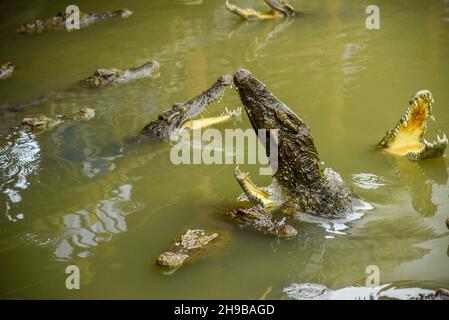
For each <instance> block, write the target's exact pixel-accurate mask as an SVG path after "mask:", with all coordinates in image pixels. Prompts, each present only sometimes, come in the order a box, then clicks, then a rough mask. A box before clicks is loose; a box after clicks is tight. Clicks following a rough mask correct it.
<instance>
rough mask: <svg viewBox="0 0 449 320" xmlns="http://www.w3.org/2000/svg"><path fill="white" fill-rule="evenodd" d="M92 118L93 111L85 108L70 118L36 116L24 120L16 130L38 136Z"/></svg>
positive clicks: (93, 115)
mask: <svg viewBox="0 0 449 320" xmlns="http://www.w3.org/2000/svg"><path fill="white" fill-rule="evenodd" d="M94 117H95V110H93V109H90V108H87V107H81V108H80V109H79V110H78V111H77V112H75V113H74V114H72V115H70V116H60V117H57V118H49V117H47V116H37V117H28V118H24V119H23V120H22V122H21V123H20V125H19V126H18V127H17V128H16V129H18V130H21V131H26V132H31V133H36V134H40V133H43V132H45V131H48V130H51V129H53V128H55V127H57V126H58V125H61V124H64V123H69V122H72V121H77V120H90V119H92V118H94Z"/></svg>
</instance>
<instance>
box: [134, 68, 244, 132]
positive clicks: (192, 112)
mask: <svg viewBox="0 0 449 320" xmlns="http://www.w3.org/2000/svg"><path fill="white" fill-rule="evenodd" d="M231 84H232V77H231V76H230V75H224V76H221V77H219V78H218V79H217V81H215V83H214V84H213V85H212V86H211V87H210V88H209V89H207V90H206V91H204V92H203V93H201V94H200V95H198V96H196V97H195V98H193V99H191V100H188V101H186V102H183V103H178V104H175V105H174V106H173V107H171V108H169V109H167V110H165V111H163V112H162V113H161V114H160V115H159V117H158V119H157V120H155V121H152V122H150V123H149V124H148V125H146V126H145V128H144V129H143V130H142V132H141V134H143V135H145V136H149V137H152V138H163V139H171V140H177V139H178V138H179V132H180V131H181V130H183V129H199V128H205V127H209V126H211V125H214V124H217V123H221V122H224V121H227V120H229V119H234V118H238V117H239V116H240V110H239V109H237V110H235V111H229V110H226V111H225V112H224V113H222V114H221V115H220V116H217V117H210V118H200V119H197V118H198V117H199V116H200V115H203V114H204V113H205V112H206V111H207V109H208V106H209V105H211V104H212V103H214V102H216V101H219V100H220V99H221V97H222V96H223V94H224V91H225V89H226V88H227V87H229V86H230V85H231Z"/></svg>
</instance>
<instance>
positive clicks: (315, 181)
mask: <svg viewBox="0 0 449 320" xmlns="http://www.w3.org/2000/svg"><path fill="white" fill-rule="evenodd" d="M234 83H235V85H236V87H237V89H238V92H239V95H240V99H241V101H242V103H243V105H244V107H245V110H246V113H247V115H248V117H249V120H250V122H251V124H252V126H253V129H254V130H255V131H258V130H259V129H265V130H274V129H277V141H275V143H276V144H277V147H278V160H277V170H275V168H273V170H275V172H274V174H273V176H272V178H273V183H272V185H271V188H270V189H269V190H268V189H267V190H265V189H260V188H258V187H256V185H255V184H254V183H252V182H251V180H250V179H249V177H248V176H247V175H242V174H241V172H240V171H239V169H238V167H237V168H236V171H235V177H236V179H237V182H238V183H239V184H240V186H241V187H242V189H243V191H244V193H245V195H246V197H247V199H248V200H249V201H250V202H252V204H253V205H255V207H254V209H252V210H251V211H250V212H251V213H252V212H253V211H254V210H258V208H265V209H267V210H273V209H276V208H279V209H280V210H281V212H283V213H292V212H302V213H307V214H312V215H317V216H321V217H325V218H338V217H342V216H345V215H346V214H347V213H349V212H351V211H352V210H353V200H355V199H356V198H357V197H356V196H355V194H354V193H353V192H352V190H351V189H350V188H349V187H348V186H347V185H346V183H345V182H343V180H342V179H341V177H340V175H339V174H338V173H336V172H335V171H333V170H332V169H330V168H326V169H323V168H322V166H321V161H320V158H319V156H318V151H317V150H316V148H315V145H314V142H313V138H312V135H311V133H310V130H309V128H308V126H307V125H306V124H305V123H304V122H303V121H302V120H301V119H300V118H299V117H298V116H297V115H296V114H295V113H294V112H293V111H292V110H290V108H289V107H287V106H286V105H285V104H284V103H282V102H281V101H280V100H279V99H278V98H276V97H275V96H274V95H273V94H271V92H270V91H269V90H268V88H267V87H266V86H265V85H264V84H263V83H262V82H260V81H259V80H257V79H256V78H255V77H254V76H253V75H252V74H251V73H250V72H249V71H247V70H244V69H241V70H239V71H237V73H236V74H235V75H234ZM273 139H274V138H273ZM266 145H267V146H269V145H270V141H269V139H267V141H266ZM268 150H269V148H266V153H267V156H268V157H269V158H270V154H269V151H268ZM270 164H271V165H272V167H273V163H272V162H271V161H270ZM265 214H266V213H265Z"/></svg>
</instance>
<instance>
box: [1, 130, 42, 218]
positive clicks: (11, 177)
mask: <svg viewBox="0 0 449 320" xmlns="http://www.w3.org/2000/svg"><path fill="white" fill-rule="evenodd" d="M40 152H41V148H40V146H39V143H38V142H37V140H36V137H35V135H34V134H29V133H26V132H23V131H18V132H17V133H15V134H13V135H10V136H8V137H7V138H6V139H5V141H4V142H3V143H2V145H1V146H0V173H1V181H0V192H2V193H3V194H4V195H6V199H5V201H4V207H3V210H5V211H4V212H5V214H6V216H7V217H8V219H9V220H11V221H16V219H23V214H20V213H19V214H17V215H16V216H15V217H12V216H10V215H9V211H10V209H11V206H13V205H17V204H19V203H20V202H21V201H22V196H21V194H20V193H21V190H25V189H27V188H28V187H29V186H30V183H31V182H30V181H29V176H30V175H35V174H37V171H38V170H39V163H40ZM2 198H3V196H2V197H0V199H2Z"/></svg>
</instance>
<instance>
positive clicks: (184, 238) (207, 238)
mask: <svg viewBox="0 0 449 320" xmlns="http://www.w3.org/2000/svg"><path fill="white" fill-rule="evenodd" d="M218 237H219V234H218V233H216V232H207V231H205V230H200V229H198V230H190V229H189V230H187V232H185V233H184V234H183V235H181V236H180V237H178V239H176V240H175V243H174V245H173V246H172V247H171V248H170V249H169V250H168V251H165V252H163V253H161V254H160V255H159V257H158V258H157V259H156V264H157V265H159V266H163V267H168V268H179V267H181V266H182V265H183V264H184V263H185V262H186V261H190V260H191V259H192V258H194V257H195V256H197V255H198V254H200V253H201V252H202V251H203V250H204V249H205V248H206V247H207V245H208V244H209V243H211V242H212V241H214V240H215V239H217V238H218Z"/></svg>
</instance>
